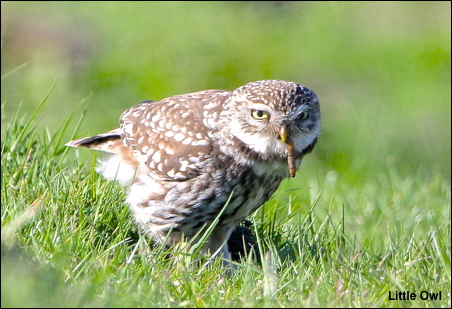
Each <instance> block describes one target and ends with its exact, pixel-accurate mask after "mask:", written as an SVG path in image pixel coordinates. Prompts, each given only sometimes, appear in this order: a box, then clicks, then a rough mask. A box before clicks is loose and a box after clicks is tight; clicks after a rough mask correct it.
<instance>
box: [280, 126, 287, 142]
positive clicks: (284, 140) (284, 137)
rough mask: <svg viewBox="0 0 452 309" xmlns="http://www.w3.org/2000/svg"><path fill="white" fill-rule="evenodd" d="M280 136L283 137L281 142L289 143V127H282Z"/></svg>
mask: <svg viewBox="0 0 452 309" xmlns="http://www.w3.org/2000/svg"><path fill="white" fill-rule="evenodd" d="M279 136H280V137H281V141H282V142H283V143H286V141H287V127H286V126H282V127H281V129H280V130H279Z"/></svg>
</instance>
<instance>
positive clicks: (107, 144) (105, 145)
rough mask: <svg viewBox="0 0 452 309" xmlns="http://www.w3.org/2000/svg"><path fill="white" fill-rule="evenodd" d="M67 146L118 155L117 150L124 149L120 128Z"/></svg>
mask: <svg viewBox="0 0 452 309" xmlns="http://www.w3.org/2000/svg"><path fill="white" fill-rule="evenodd" d="M66 146H69V147H85V148H91V149H94V150H100V151H104V152H108V153H117V149H118V148H122V147H123V145H122V141H121V134H120V131H119V128H118V129H115V130H112V131H108V132H106V133H103V134H98V135H96V136H90V137H84V138H79V139H75V140H73V141H70V142H68V143H67V144H66ZM121 146H122V147H121Z"/></svg>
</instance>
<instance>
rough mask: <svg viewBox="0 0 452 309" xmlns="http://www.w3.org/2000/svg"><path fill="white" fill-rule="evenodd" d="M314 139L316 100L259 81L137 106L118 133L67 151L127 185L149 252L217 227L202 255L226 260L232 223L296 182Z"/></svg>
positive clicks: (296, 89) (299, 89)
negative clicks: (86, 155) (87, 157)
mask: <svg viewBox="0 0 452 309" xmlns="http://www.w3.org/2000/svg"><path fill="white" fill-rule="evenodd" d="M319 132H320V107H319V101H318V99H317V96H316V95H315V93H314V92H312V91H311V90H309V89H307V88H306V87H304V86H301V85H299V84H297V83H293V82H287V81H282V80H261V81H256V82H252V83H248V84H246V85H244V86H242V87H240V88H237V89H235V90H234V91H232V92H231V91H224V90H205V91H199V92H194V93H188V94H182V95H176V96H173V97H169V98H166V99H163V100H160V101H158V102H153V101H144V102H142V103H140V104H138V105H136V106H134V107H131V108H129V109H128V110H126V111H125V112H124V113H123V114H122V115H121V118H120V127H119V128H118V129H115V130H112V131H109V132H107V133H104V134H99V135H96V136H92V137H86V138H81V139H77V140H73V141H70V142H69V143H67V144H66V145H67V146H71V147H86V148H91V149H95V150H100V151H103V152H106V153H109V154H111V156H109V157H108V159H107V160H102V161H100V163H99V165H98V167H97V171H98V172H99V173H100V174H102V175H103V176H104V177H105V178H106V179H108V180H118V181H119V182H120V183H123V184H128V185H131V187H130V191H129V193H128V197H127V203H128V204H129V205H130V208H131V210H132V212H133V214H134V216H135V219H136V221H137V223H138V225H139V226H140V228H141V230H142V231H143V232H144V233H145V234H147V235H148V236H150V237H151V238H152V239H153V241H154V242H156V243H162V242H166V244H167V245H174V244H177V243H180V242H181V241H182V239H183V241H184V242H185V241H189V240H195V239H193V238H194V236H195V235H196V234H197V233H198V232H199V231H200V230H201V229H203V228H206V227H208V226H209V225H210V224H211V223H212V222H213V221H214V220H215V219H216V218H217V217H218V218H217V219H218V222H217V224H216V226H215V228H214V229H213V230H212V232H211V234H210V236H209V238H208V241H207V243H205V244H204V246H203V252H204V253H206V254H208V253H209V254H212V255H217V254H222V255H223V257H224V258H225V259H229V258H230V254H229V250H228V246H227V240H228V238H229V236H230V235H231V232H232V231H233V229H234V228H235V226H236V225H237V223H239V222H240V221H242V220H243V219H245V218H246V217H247V216H248V215H249V214H250V213H252V212H253V211H255V210H256V209H257V208H259V207H260V206H261V205H262V204H263V203H265V202H266V201H267V200H268V199H269V198H270V196H271V195H272V194H273V193H274V192H275V190H276V189H277V188H278V186H279V184H280V183H281V181H282V180H283V179H284V178H288V177H289V176H291V177H294V176H295V173H296V171H297V169H298V168H299V166H300V163H301V161H302V159H303V156H304V155H305V154H307V153H309V152H310V151H311V150H312V149H313V148H314V146H315V144H316V142H317V138H318V135H319ZM198 235H199V234H198Z"/></svg>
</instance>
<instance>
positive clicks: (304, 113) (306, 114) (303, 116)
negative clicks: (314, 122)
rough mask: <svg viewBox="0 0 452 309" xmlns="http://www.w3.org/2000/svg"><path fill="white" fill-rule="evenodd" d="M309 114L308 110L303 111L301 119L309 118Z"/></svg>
mask: <svg viewBox="0 0 452 309" xmlns="http://www.w3.org/2000/svg"><path fill="white" fill-rule="evenodd" d="M308 116H309V114H308V112H302V113H301V114H300V119H301V120H305V119H308Z"/></svg>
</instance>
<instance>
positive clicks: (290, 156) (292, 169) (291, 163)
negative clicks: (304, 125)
mask: <svg viewBox="0 0 452 309" xmlns="http://www.w3.org/2000/svg"><path fill="white" fill-rule="evenodd" d="M279 136H280V137H281V141H282V142H283V143H286V144H287V153H288V155H287V163H288V165H289V174H290V176H291V177H295V174H296V172H297V169H296V167H295V156H294V152H295V147H294V145H293V143H292V140H291V139H290V137H288V136H287V126H286V125H283V126H281V129H280V130H279Z"/></svg>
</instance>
